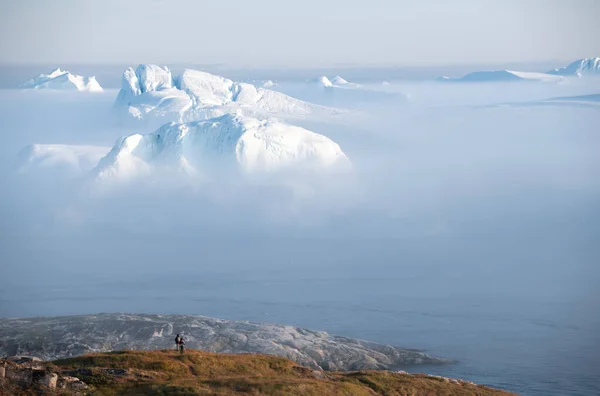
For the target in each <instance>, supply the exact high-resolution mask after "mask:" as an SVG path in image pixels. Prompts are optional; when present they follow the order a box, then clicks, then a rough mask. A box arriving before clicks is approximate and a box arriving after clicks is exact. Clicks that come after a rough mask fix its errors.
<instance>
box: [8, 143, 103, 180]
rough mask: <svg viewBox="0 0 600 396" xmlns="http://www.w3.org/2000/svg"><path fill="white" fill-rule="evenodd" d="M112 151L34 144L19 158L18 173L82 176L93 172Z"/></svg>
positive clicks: (64, 145) (93, 147)
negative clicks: (57, 172) (99, 162)
mask: <svg viewBox="0 0 600 396" xmlns="http://www.w3.org/2000/svg"><path fill="white" fill-rule="evenodd" d="M109 151H110V147H105V146H77V145H68V144H32V145H29V146H27V147H25V148H24V149H23V150H21V153H20V154H19V156H18V157H17V161H18V162H17V172H18V173H21V174H27V173H40V172H42V173H43V172H48V171H59V172H61V173H62V174H71V175H81V174H84V173H85V172H88V171H90V170H92V169H93V168H94V167H95V166H96V164H98V161H99V160H100V159H101V158H102V157H104V156H105V155H106V153H108V152H109Z"/></svg>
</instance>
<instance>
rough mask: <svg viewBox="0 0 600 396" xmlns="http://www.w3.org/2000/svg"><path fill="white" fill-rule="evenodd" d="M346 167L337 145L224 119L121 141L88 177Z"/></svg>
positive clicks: (265, 124) (295, 131) (292, 130)
mask: <svg viewBox="0 0 600 396" xmlns="http://www.w3.org/2000/svg"><path fill="white" fill-rule="evenodd" d="M213 82H214V81H213ZM200 88H201V87H195V89H200ZM203 88H206V87H203ZM210 92H213V91H212V90H210ZM213 99H214V98H213ZM349 167H350V161H349V160H348V158H347V157H346V155H345V154H344V152H343V151H342V150H341V148H340V146H339V145H338V144H337V143H335V142H333V141H332V140H330V139H329V138H327V137H325V136H322V135H319V134H316V133H314V132H311V131H308V130H306V129H304V128H301V127H297V126H292V125H289V124H286V123H284V122H281V121H277V120H259V119H256V118H252V117H248V116H244V115H240V114H237V115H233V114H226V115H223V116H221V117H218V118H214V119H209V120H204V121H193V122H186V123H169V124H166V125H163V126H162V127H161V128H160V129H158V130H157V131H155V132H153V133H150V134H147V135H142V134H134V135H130V136H127V137H123V138H120V139H119V140H118V141H117V142H116V144H115V146H114V147H113V148H112V150H111V151H110V152H109V153H108V154H107V155H106V156H105V157H104V158H102V160H100V162H99V164H98V166H97V167H96V168H95V169H94V171H93V172H94V174H95V176H96V178H97V179H101V180H102V179H104V180H111V179H112V180H114V179H120V180H124V179H131V178H134V177H140V176H145V175H151V174H153V173H154V172H155V171H157V170H168V171H170V172H173V171H175V172H182V173H183V174H187V175H192V176H200V177H202V178H210V177H212V176H215V175H220V176H222V175H224V174H228V173H231V172H233V173H235V172H240V173H242V174H250V173H264V172H268V173H270V172H278V171H284V170H292V171H312V170H318V171H322V170H328V169H329V170H337V169H340V170H347V169H349Z"/></svg>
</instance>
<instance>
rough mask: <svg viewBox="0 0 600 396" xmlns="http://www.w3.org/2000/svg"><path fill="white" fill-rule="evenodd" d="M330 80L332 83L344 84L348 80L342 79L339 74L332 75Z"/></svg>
mask: <svg viewBox="0 0 600 396" xmlns="http://www.w3.org/2000/svg"><path fill="white" fill-rule="evenodd" d="M331 82H332V83H333V84H334V85H345V84H348V81H346V80H345V79H343V78H342V77H340V76H335V77H333V78H332V79H331Z"/></svg>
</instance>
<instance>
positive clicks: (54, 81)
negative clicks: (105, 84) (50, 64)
mask: <svg viewBox="0 0 600 396" xmlns="http://www.w3.org/2000/svg"><path fill="white" fill-rule="evenodd" d="M21 87H22V88H26V89H56V90H76V91H87V92H102V91H103V89H102V87H101V86H100V84H99V83H98V81H96V77H93V76H92V77H83V76H79V75H77V74H72V73H70V72H68V71H66V70H61V69H56V70H54V71H52V72H51V73H50V74H40V75H39V76H37V77H35V78H32V79H31V80H28V81H26V82H24V83H23V84H22V85H21Z"/></svg>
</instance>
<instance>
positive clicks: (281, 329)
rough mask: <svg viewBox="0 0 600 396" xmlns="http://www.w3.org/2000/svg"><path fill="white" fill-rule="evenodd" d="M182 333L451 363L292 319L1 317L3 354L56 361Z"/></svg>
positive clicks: (394, 365) (192, 343)
mask: <svg viewBox="0 0 600 396" xmlns="http://www.w3.org/2000/svg"><path fill="white" fill-rule="evenodd" d="M177 333H180V334H182V335H183V336H184V337H185V340H186V344H187V347H188V348H190V349H198V350H203V351H208V352H218V353H236V354H237V353H260V354H267V355H275V356H280V357H284V358H287V359H290V360H292V361H295V362H296V363H298V364H300V365H302V366H305V367H310V368H313V369H317V370H327V371H354V370H384V369H387V370H390V369H392V370H393V369H398V368H402V367H405V366H409V365H418V364H444V363H449V361H448V360H446V359H441V358H436V357H432V356H430V355H428V354H426V353H423V352H419V351H414V350H407V349H401V348H396V347H393V346H389V345H383V344H377V343H374V342H369V341H364V340H358V339H352V338H347V337H341V336H335V335H330V334H328V333H327V332H324V331H313V330H307V329H302V328H297V327H293V326H282V325H271V324H261V323H253V322H247V321H230V320H221V319H214V318H209V317H204V316H189V315H150V314H123V313H110V314H108V313H105V314H99V315H79V316H62V317H47V318H21V319H0V356H15V355H21V356H35V357H38V358H40V359H42V360H55V359H61V358H67V357H73V356H79V355H84V354H89V353H94V352H109V351H117V350H165V349H173V348H174V338H175V334H177Z"/></svg>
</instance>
